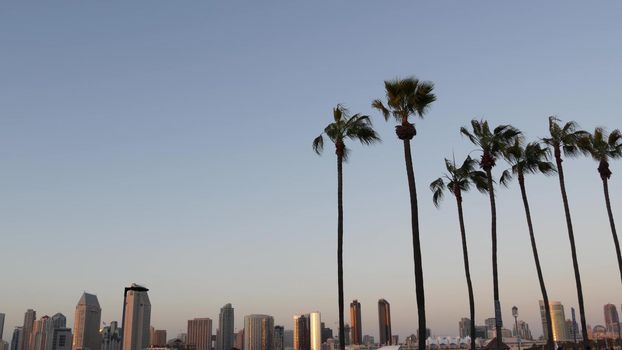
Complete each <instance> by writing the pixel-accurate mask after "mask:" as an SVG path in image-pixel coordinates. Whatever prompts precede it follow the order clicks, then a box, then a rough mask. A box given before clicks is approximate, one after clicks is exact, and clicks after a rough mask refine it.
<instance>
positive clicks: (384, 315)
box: [378, 299, 397, 345]
mask: <svg viewBox="0 0 622 350" xmlns="http://www.w3.org/2000/svg"><path fill="white" fill-rule="evenodd" d="M378 328H379V337H380V345H391V344H392V343H393V340H392V338H391V336H392V334H391V305H390V304H389V302H388V301H386V300H384V299H380V300H378ZM394 345H397V344H394Z"/></svg>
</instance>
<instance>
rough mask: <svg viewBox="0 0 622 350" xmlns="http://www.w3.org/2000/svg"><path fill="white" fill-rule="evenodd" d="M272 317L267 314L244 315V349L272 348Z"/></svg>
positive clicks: (271, 349) (267, 349)
mask: <svg viewBox="0 0 622 350" xmlns="http://www.w3.org/2000/svg"><path fill="white" fill-rule="evenodd" d="M273 337H274V318H273V317H272V316H268V315H248V316H245V317H244V350H273V346H274V344H273Z"/></svg>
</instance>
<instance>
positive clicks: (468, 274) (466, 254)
mask: <svg viewBox="0 0 622 350" xmlns="http://www.w3.org/2000/svg"><path fill="white" fill-rule="evenodd" d="M456 202H457V203H458V220H459V221H460V235H461V237H462V256H463V258H464V273H465V275H466V281H467V289H468V291H469V313H470V317H471V332H470V336H471V350H475V299H474V297H473V284H472V283H471V270H470V268H469V250H468V247H467V239H466V230H465V228H464V215H463V213H462V197H459V194H458V196H456Z"/></svg>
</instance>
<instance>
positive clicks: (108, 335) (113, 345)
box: [101, 321, 121, 350]
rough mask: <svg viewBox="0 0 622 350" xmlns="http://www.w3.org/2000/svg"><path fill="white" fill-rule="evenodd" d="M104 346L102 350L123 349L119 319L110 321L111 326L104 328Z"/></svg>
mask: <svg viewBox="0 0 622 350" xmlns="http://www.w3.org/2000/svg"><path fill="white" fill-rule="evenodd" d="M101 333H102V348H101V350H119V349H121V329H119V326H118V323H117V321H112V322H110V325H109V326H106V327H104V328H103V329H102V332H101Z"/></svg>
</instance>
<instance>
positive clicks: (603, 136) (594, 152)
mask: <svg viewBox="0 0 622 350" xmlns="http://www.w3.org/2000/svg"><path fill="white" fill-rule="evenodd" d="M578 145H579V146H580V148H581V150H582V151H583V152H585V153H587V154H589V155H590V156H592V158H593V159H594V160H595V161H597V162H599V165H598V173H599V174H600V176H601V178H603V179H604V178H607V179H609V178H610V177H611V170H610V169H609V160H610V159H617V158H620V157H622V133H620V130H618V129H616V130H613V131H612V132H611V133H610V134H609V135H607V131H606V130H605V129H604V128H596V129H595V130H594V133H593V134H588V135H587V136H586V137H584V138H582V139H580V140H579V142H578Z"/></svg>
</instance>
